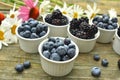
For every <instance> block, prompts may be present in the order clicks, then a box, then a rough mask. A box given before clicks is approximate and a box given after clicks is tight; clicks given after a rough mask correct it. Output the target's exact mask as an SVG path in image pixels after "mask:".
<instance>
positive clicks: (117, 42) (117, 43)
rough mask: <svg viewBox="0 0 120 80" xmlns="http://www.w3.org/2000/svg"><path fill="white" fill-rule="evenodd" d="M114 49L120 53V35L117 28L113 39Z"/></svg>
mask: <svg viewBox="0 0 120 80" xmlns="http://www.w3.org/2000/svg"><path fill="white" fill-rule="evenodd" d="M112 46H113V50H114V51H115V52H116V53H117V54H119V55H120V37H119V36H118V34H117V30H116V32H115V38H114V40H113V45H112Z"/></svg>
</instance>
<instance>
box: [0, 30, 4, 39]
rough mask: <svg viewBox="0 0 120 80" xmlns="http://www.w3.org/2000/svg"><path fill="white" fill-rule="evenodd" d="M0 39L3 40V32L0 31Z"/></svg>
mask: <svg viewBox="0 0 120 80" xmlns="http://www.w3.org/2000/svg"><path fill="white" fill-rule="evenodd" d="M0 40H4V32H3V31H0Z"/></svg>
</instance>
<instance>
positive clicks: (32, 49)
mask: <svg viewBox="0 0 120 80" xmlns="http://www.w3.org/2000/svg"><path fill="white" fill-rule="evenodd" d="M49 31H50V30H49V27H48V31H47V33H46V34H45V35H44V36H42V37H40V38H36V39H28V38H24V37H22V36H20V35H19V33H18V27H17V28H16V35H17V37H18V40H19V45H20V48H21V49H22V50H23V51H25V52H27V53H37V52H38V46H39V44H40V42H41V41H43V40H44V39H46V38H47V37H48V35H49Z"/></svg>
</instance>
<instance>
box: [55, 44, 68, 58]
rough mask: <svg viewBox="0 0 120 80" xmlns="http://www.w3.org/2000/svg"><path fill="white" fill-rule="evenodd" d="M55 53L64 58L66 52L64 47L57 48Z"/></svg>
mask: <svg viewBox="0 0 120 80" xmlns="http://www.w3.org/2000/svg"><path fill="white" fill-rule="evenodd" d="M56 52H57V53H58V54H59V55H60V56H64V55H65V54H66V53H67V50H66V49H65V47H64V46H59V47H58V48H57V49H56Z"/></svg>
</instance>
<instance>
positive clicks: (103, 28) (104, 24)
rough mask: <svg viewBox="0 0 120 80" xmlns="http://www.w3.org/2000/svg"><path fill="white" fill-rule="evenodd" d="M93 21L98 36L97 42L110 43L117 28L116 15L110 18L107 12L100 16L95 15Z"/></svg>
mask: <svg viewBox="0 0 120 80" xmlns="http://www.w3.org/2000/svg"><path fill="white" fill-rule="evenodd" d="M93 23H94V24H96V25H97V27H98V29H99V31H100V36H99V38H98V39H97V42H100V43H110V42H111V41H112V40H113V37H114V34H115V31H116V29H117V28H118V19H117V17H113V18H110V16H109V15H108V14H103V15H102V16H96V17H95V18H94V19H93Z"/></svg>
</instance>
